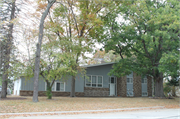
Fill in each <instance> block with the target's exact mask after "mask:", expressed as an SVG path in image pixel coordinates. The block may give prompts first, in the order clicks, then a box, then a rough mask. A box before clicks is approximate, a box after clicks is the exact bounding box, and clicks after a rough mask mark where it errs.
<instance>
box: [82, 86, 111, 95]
mask: <svg viewBox="0 0 180 119" xmlns="http://www.w3.org/2000/svg"><path fill="white" fill-rule="evenodd" d="M84 96H109V88H93V87H84Z"/></svg>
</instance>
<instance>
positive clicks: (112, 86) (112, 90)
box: [110, 83, 115, 96]
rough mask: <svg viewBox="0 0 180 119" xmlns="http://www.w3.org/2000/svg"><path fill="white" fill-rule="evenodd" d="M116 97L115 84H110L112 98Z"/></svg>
mask: <svg viewBox="0 0 180 119" xmlns="http://www.w3.org/2000/svg"><path fill="white" fill-rule="evenodd" d="M113 95H115V84H113V83H110V96H113Z"/></svg>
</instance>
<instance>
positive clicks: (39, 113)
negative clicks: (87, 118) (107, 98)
mask: <svg viewBox="0 0 180 119" xmlns="http://www.w3.org/2000/svg"><path fill="white" fill-rule="evenodd" d="M148 109H165V107H164V106H155V107H137V108H121V109H104V110H82V111H58V112H25V113H0V116H16V115H18V116H23V115H50V114H53V115H58V114H80V113H97V112H99V113H103V112H118V111H133V110H148Z"/></svg>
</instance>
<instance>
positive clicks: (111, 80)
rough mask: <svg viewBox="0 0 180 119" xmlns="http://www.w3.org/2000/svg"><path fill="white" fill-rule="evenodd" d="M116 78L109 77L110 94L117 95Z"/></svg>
mask: <svg viewBox="0 0 180 119" xmlns="http://www.w3.org/2000/svg"><path fill="white" fill-rule="evenodd" d="M115 87H116V78H115V77H109V89H110V96H114V95H116V93H115V90H116V88H115Z"/></svg>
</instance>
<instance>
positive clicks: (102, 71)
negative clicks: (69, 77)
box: [86, 64, 113, 88]
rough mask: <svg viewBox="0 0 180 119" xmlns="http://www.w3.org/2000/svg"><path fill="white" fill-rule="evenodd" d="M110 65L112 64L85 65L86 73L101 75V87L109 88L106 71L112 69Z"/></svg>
mask: <svg viewBox="0 0 180 119" xmlns="http://www.w3.org/2000/svg"><path fill="white" fill-rule="evenodd" d="M112 66H113V65H112V64H109V65H102V66H94V67H87V69H86V74H87V75H100V76H103V88H109V75H108V73H109V72H110V70H111V69H112Z"/></svg>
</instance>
